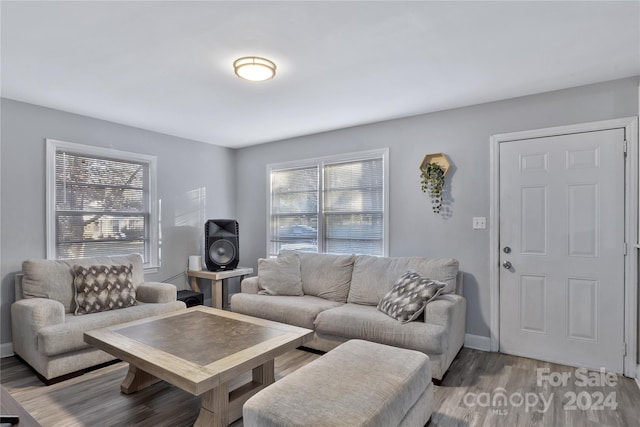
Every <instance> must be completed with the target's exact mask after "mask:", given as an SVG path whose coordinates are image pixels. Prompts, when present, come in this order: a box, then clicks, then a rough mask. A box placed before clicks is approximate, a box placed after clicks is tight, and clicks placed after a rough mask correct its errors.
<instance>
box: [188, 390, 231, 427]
mask: <svg viewBox="0 0 640 427" xmlns="http://www.w3.org/2000/svg"><path fill="white" fill-rule="evenodd" d="M228 425H229V390H228V389H227V383H224V384H220V385H219V386H218V387H216V388H214V389H211V390H209V391H207V392H205V393H204V394H203V395H202V406H201V407H200V414H199V415H198V419H197V420H196V422H195V424H194V425H193V427H205V426H206V427H227V426H228Z"/></svg>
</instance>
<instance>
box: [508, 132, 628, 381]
mask: <svg viewBox="0 0 640 427" xmlns="http://www.w3.org/2000/svg"><path fill="white" fill-rule="evenodd" d="M623 144H624V129H613V130H603V131H596V132H584V133H576V134H569V135H559V136H552V137H546V138H534V139H525V140H520V141H511V142H504V143H501V144H500V181H499V182H500V265H501V267H500V351H502V352H504V353H509V354H514V355H519V356H525V357H530V358H534V359H540V360H546V361H550V362H556V363H562V364H566V365H571V366H583V367H587V368H592V369H598V368H601V367H603V368H605V369H606V370H608V371H610V372H617V373H622V369H623V357H624V354H623V341H624V338H623V337H624V200H625V199H624V195H625V193H624V190H625V189H624V182H625V181H624V173H625V171H624V151H623V150H624V148H623V147H624V145H623Z"/></svg>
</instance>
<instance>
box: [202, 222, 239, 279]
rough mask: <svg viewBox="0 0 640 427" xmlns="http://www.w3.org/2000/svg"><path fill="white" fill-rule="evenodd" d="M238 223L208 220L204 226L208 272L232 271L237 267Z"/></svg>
mask: <svg viewBox="0 0 640 427" xmlns="http://www.w3.org/2000/svg"><path fill="white" fill-rule="evenodd" d="M238 230H239V229H238V221H236V220H233V219H210V220H209V221H207V222H206V223H205V224H204V247H205V250H206V256H205V263H206V264H207V269H208V270H209V271H223V270H233V269H234V268H236V267H237V266H238V262H239V261H240V253H239V250H238V246H239V245H238V243H239V242H238V241H239V238H238Z"/></svg>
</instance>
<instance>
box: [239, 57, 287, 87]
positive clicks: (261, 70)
mask: <svg viewBox="0 0 640 427" xmlns="http://www.w3.org/2000/svg"><path fill="white" fill-rule="evenodd" d="M233 71H234V72H235V73H236V76H238V77H240V78H241V79H245V80H250V81H252V82H261V81H264V80H269V79H272V78H273V77H274V76H275V75H276V64H274V63H273V62H271V61H269V60H268V59H265V58H260V57H259V56H245V57H242V58H238V59H236V60H235V61H233Z"/></svg>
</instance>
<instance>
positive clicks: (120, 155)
mask: <svg viewBox="0 0 640 427" xmlns="http://www.w3.org/2000/svg"><path fill="white" fill-rule="evenodd" d="M61 150H66V151H68V152H70V153H72V154H79V155H84V156H88V157H95V158H101V159H112V160H118V161H124V162H135V163H144V164H146V165H147V167H148V171H149V188H148V189H146V190H148V191H146V193H147V194H145V199H147V200H145V202H147V203H148V208H149V224H148V225H147V227H148V239H145V240H146V241H147V242H148V243H147V242H145V249H147V248H146V245H147V244H148V245H149V247H148V253H149V259H148V260H146V262H145V263H144V264H143V267H144V271H145V273H154V272H157V271H158V270H159V268H160V231H159V224H160V215H159V201H158V197H157V194H158V192H157V169H158V167H157V166H158V159H157V157H156V156H153V155H149V154H141V153H134V152H131V151H123V150H116V149H113V148H105V147H97V146H93V145H86V144H77V143H74V142H67V141H60V140H57V139H49V138H47V139H46V161H47V162H46V181H47V182H46V239H47V242H46V246H47V248H46V257H47V259H52V260H55V259H63V258H58V257H57V253H56V246H57V238H56V236H57V233H56V231H57V230H56V228H57V223H56V212H57V209H56V205H57V200H56V152H58V151H61ZM114 255H116V254H114Z"/></svg>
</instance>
